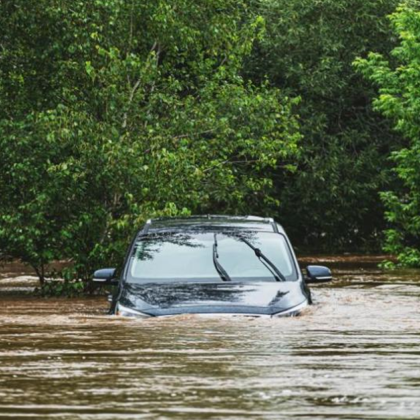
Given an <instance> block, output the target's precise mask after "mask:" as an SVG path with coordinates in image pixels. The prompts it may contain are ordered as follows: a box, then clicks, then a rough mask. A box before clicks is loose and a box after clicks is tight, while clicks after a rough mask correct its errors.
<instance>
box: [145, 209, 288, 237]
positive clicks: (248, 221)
mask: <svg viewBox="0 0 420 420" xmlns="http://www.w3.org/2000/svg"><path fill="white" fill-rule="evenodd" d="M185 230H200V231H214V230H219V231H223V230H230V231H231V230H242V231H244V230H246V231H254V232H255V231H258V232H277V233H283V234H284V230H283V228H282V227H281V226H280V225H278V224H277V223H276V222H275V221H274V220H273V219H272V218H267V217H258V216H225V215H214V214H207V215H201V216H186V217H160V218H156V219H149V220H148V221H147V223H146V225H145V227H144V229H143V231H142V233H143V234H149V233H161V232H175V231H185Z"/></svg>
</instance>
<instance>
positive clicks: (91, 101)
mask: <svg viewBox="0 0 420 420" xmlns="http://www.w3.org/2000/svg"><path fill="white" fill-rule="evenodd" d="M0 8H1V9H0V40H1V42H0V44H1V51H0V54H1V55H0V77H1V78H0V83H1V84H0V150H1V154H0V167H1V168H2V174H1V178H0V196H1V203H0V242H1V244H2V249H3V250H4V251H3V252H4V253H6V254H7V255H9V256H11V257H17V258H21V259H22V260H23V261H25V262H27V263H29V264H31V265H32V266H33V267H34V268H35V269H36V270H37V272H38V274H39V277H40V278H41V281H42V280H43V278H44V276H45V266H46V264H47V263H48V262H50V261H52V260H56V259H70V260H72V261H73V262H74V268H73V269H72V270H68V271H67V272H66V273H64V275H65V276H68V277H69V278H74V277H76V278H82V279H86V278H89V277H90V276H91V273H92V271H93V269H94V268H97V267H98V266H100V265H102V264H105V265H109V264H115V263H116V262H117V261H121V256H122V255H123V252H124V249H125V247H126V245H127V242H128V239H129V237H130V236H131V235H132V234H133V232H134V231H136V230H137V229H138V228H139V227H140V226H141V224H142V223H143V222H144V221H145V220H146V219H147V218H148V217H152V216H157V215H174V214H179V213H185V214H188V213H190V212H197V213H198V212H207V211H223V212H227V213H238V212H247V211H249V210H250V209H251V210H253V211H263V210H264V209H265V208H267V206H270V205H273V203H274V204H275V203H276V200H275V198H274V197H273V195H272V194H271V193H270V192H272V190H273V188H272V179H270V178H269V177H268V176H267V174H270V171H269V170H268V169H269V168H274V167H277V165H279V164H281V165H282V166H283V170H290V169H292V166H291V165H290V164H289V165H287V164H286V163H285V162H286V161H287V162H290V161H293V156H295V155H296V153H297V141H298V140H299V137H300V134H299V132H298V126H297V122H296V118H295V117H294V116H293V114H292V111H291V109H292V106H293V103H294V101H292V100H290V99H288V98H286V97H284V96H282V95H281V93H280V92H279V91H278V90H277V89H274V88H271V87H270V88H269V87H267V86H266V85H265V84H260V86H259V87H257V86H255V85H254V84H252V83H251V82H249V81H244V79H243V78H242V77H241V76H240V71H241V69H242V66H243V60H244V57H245V56H246V55H247V54H249V52H250V50H251V48H252V45H253V41H254V38H255V37H256V36H259V33H260V27H261V20H260V19H258V18H256V19H253V18H250V17H249V14H247V12H246V8H245V5H244V4H241V3H240V2H237V1H226V0H212V1H209V0H206V1H198V2H194V3H191V2H188V1H185V0H177V1H171V2H169V1H164V0H161V1H156V2H143V1H140V0H132V1H125V0H124V1H123V0H95V1H93V2H74V1H70V0H60V1H58V0H56V1H51V0H44V1H41V0H20V1H18V0H15V1H13V2H2V3H1V5H0Z"/></svg>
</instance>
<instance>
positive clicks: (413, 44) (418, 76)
mask: <svg viewBox="0 0 420 420" xmlns="http://www.w3.org/2000/svg"><path fill="white" fill-rule="evenodd" d="M391 22H392V25H393V28H394V31H395V32H396V34H397V35H398V40H399V45H398V46H397V47H396V48H394V50H393V51H392V61H389V60H387V59H386V58H384V57H383V56H382V55H381V54H378V53H370V54H369V56H368V58H367V59H359V60H357V61H356V66H357V67H358V68H359V70H360V71H361V72H362V73H363V74H364V75H365V77H366V78H367V79H369V80H371V81H372V82H374V83H375V84H376V85H377V86H379V96H378V97H377V98H376V99H375V101H374V106H375V108H376V109H377V110H378V111H380V112H381V113H382V114H383V115H385V116H386V117H388V118H389V119H390V120H391V121H393V123H394V124H395V129H396V130H397V131H399V132H401V133H402V134H403V135H404V136H405V138H406V139H407V140H408V142H407V144H406V147H403V148H401V149H400V150H398V151H395V152H393V153H392V155H391V160H392V162H393V163H394V165H395V167H394V169H393V172H394V174H395V176H396V178H397V180H398V183H399V184H398V189H395V190H393V191H388V192H385V193H383V194H382V200H383V202H384V203H385V206H386V213H385V216H386V219H387V221H388V222H389V225H390V227H391V228H390V229H388V230H387V231H386V243H385V250H386V251H387V252H390V253H393V254H396V255H397V257H398V261H399V263H400V264H401V265H404V266H408V267H420V90H419V86H420V67H419V64H418V63H419V61H420V11H419V7H418V4H416V3H414V2H413V3H412V2H408V3H406V4H404V5H403V6H401V7H399V8H398V10H397V11H396V12H395V13H394V14H392V15H391Z"/></svg>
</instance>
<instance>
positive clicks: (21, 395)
mask: <svg viewBox="0 0 420 420" xmlns="http://www.w3.org/2000/svg"><path fill="white" fill-rule="evenodd" d="M379 260H380V258H366V257H364V258H359V257H351V258H350V257H343V258H325V257H324V258H315V257H310V258H309V257H308V258H305V259H301V264H302V265H303V266H304V265H306V264H307V263H309V262H311V263H314V262H315V263H316V262H320V263H324V264H325V265H329V266H331V268H332V269H333V274H334V276H335V281H334V282H333V283H332V284H328V285H317V286H313V287H312V290H313V296H314V300H315V305H313V306H312V307H310V308H309V309H307V310H305V312H304V313H303V314H302V315H301V316H299V317H296V318H283V319H254V318H239V317H238V318H200V317H196V316H179V317H174V318H162V319H151V320H133V319H121V318H118V317H110V316H107V315H106V310H107V308H108V303H107V301H106V298H105V297H96V298H88V299H41V298H34V297H31V296H30V295H28V294H27V292H28V288H30V287H32V286H33V283H34V281H33V279H32V280H31V278H29V277H25V275H26V274H27V273H25V271H24V270H23V269H22V268H19V267H6V268H4V269H3V272H2V273H1V274H0V419H8V418H13V419H21V418H22V419H28V418H29V419H98V420H99V419H100V420H105V419H181V418H182V419H185V418H188V419H244V418H249V419H290V418H293V419H378V420H385V419H392V420H394V419H420V299H419V298H420V272H419V271H396V272H391V273H384V272H382V271H381V270H379V269H378V268H377V266H376V264H377V262H378V261H379ZM12 277H13V278H12Z"/></svg>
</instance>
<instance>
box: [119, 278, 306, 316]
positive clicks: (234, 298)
mask: <svg viewBox="0 0 420 420" xmlns="http://www.w3.org/2000/svg"><path fill="white" fill-rule="evenodd" d="M307 301H308V296H307V294H306V293H305V291H304V288H303V283H302V282H299V281H296V282H278V283H277V282H276V283H274V282H253V283H248V282H247V283H239V282H217V283H198V282H197V283H193V282H188V283H186V282H183V283H177V282H166V283H147V284H134V283H125V284H124V285H123V289H122V292H121V295H120V297H119V299H118V303H119V304H121V305H123V306H124V307H126V308H129V309H133V310H136V311H139V312H142V313H145V314H148V315H151V316H163V315H176V314H185V313H207V314H209V313H231V314H232V313H235V314H251V315H252V314H255V315H274V314H278V313H281V312H284V311H288V310H290V309H292V308H294V307H296V306H299V305H302V304H304V303H307Z"/></svg>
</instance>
